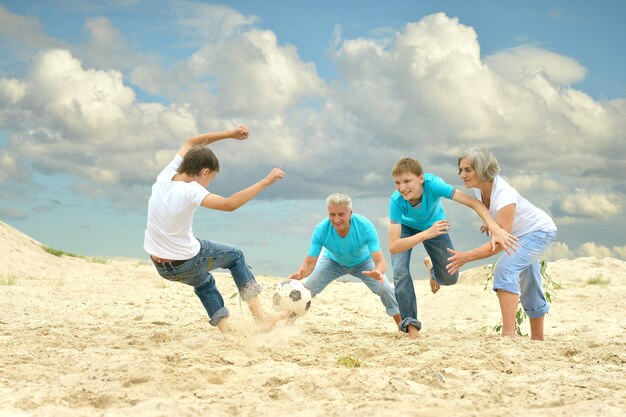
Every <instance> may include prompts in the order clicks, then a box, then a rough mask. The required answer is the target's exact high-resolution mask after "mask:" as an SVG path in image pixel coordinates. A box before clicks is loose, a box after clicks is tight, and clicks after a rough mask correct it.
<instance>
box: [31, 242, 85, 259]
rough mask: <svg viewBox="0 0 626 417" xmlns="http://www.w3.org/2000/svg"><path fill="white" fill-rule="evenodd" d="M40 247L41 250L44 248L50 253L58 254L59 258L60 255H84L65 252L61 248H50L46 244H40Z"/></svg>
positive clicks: (77, 256) (75, 256)
mask: <svg viewBox="0 0 626 417" xmlns="http://www.w3.org/2000/svg"><path fill="white" fill-rule="evenodd" d="M41 248H42V249H43V250H45V251H46V252H48V253H49V254H50V255H54V256H58V257H59V258H60V257H61V256H69V257H71V258H84V256H81V255H77V254H75V253H72V252H66V251H64V250H61V249H55V248H51V247H50V246H46V245H41Z"/></svg>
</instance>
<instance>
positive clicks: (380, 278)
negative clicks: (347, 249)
mask: <svg viewBox="0 0 626 417" xmlns="http://www.w3.org/2000/svg"><path fill="white" fill-rule="evenodd" d="M361 273H362V274H363V275H367V276H368V277H370V278H374V279H375V280H376V281H380V283H381V284H384V283H385V281H384V280H383V274H382V273H381V272H380V271H379V270H377V269H372V270H371V271H361Z"/></svg>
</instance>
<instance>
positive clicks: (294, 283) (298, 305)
mask: <svg viewBox="0 0 626 417" xmlns="http://www.w3.org/2000/svg"><path fill="white" fill-rule="evenodd" d="M272 305H273V307H274V309H275V310H277V311H285V310H288V311H292V313H291V315H290V316H289V318H296V317H300V316H302V315H303V314H304V313H306V312H307V311H308V310H309V308H311V291H309V290H308V289H307V288H306V287H305V286H304V285H303V284H302V282H300V281H298V280H293V279H288V280H285V281H282V282H279V283H278V284H276V291H274V296H273V297H272Z"/></svg>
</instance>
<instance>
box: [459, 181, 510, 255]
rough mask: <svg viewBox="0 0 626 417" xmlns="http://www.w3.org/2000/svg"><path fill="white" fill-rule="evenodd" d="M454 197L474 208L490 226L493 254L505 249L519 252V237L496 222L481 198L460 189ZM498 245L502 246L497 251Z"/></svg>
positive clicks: (507, 251)
mask: <svg viewBox="0 0 626 417" xmlns="http://www.w3.org/2000/svg"><path fill="white" fill-rule="evenodd" d="M452 199H453V200H454V201H456V202H457V203H461V204H463V205H465V206H467V207H469V208H471V209H473V210H474V211H475V212H476V214H478V215H479V216H480V218H481V219H482V220H483V222H485V224H486V225H487V227H488V228H489V235H490V237H491V244H490V247H491V252H492V254H494V253H497V252H500V250H505V251H506V253H508V254H509V255H510V254H511V252H510V251H509V249H512V250H514V251H515V252H517V250H516V247H517V246H519V244H518V243H517V238H516V237H515V236H513V235H512V234H511V233H510V231H511V228H509V229H507V230H505V229H504V228H502V227H500V225H499V224H498V222H496V221H495V220H494V219H493V217H491V215H490V214H489V210H487V207H485V205H484V204H483V203H482V202H481V201H480V200H478V199H476V198H473V197H470V196H469V195H467V194H465V193H463V192H462V191H459V190H455V192H454V196H453V197H452ZM512 224H513V223H511V225H512ZM496 245H499V246H500V249H499V250H498V251H497V252H496Z"/></svg>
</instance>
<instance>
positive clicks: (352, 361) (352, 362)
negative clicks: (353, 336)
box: [337, 356, 363, 368]
mask: <svg viewBox="0 0 626 417" xmlns="http://www.w3.org/2000/svg"><path fill="white" fill-rule="evenodd" d="M337 365H342V366H345V367H346V368H360V367H361V365H363V363H362V362H361V361H360V360H359V358H355V357H352V356H341V357H339V358H337Z"/></svg>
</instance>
